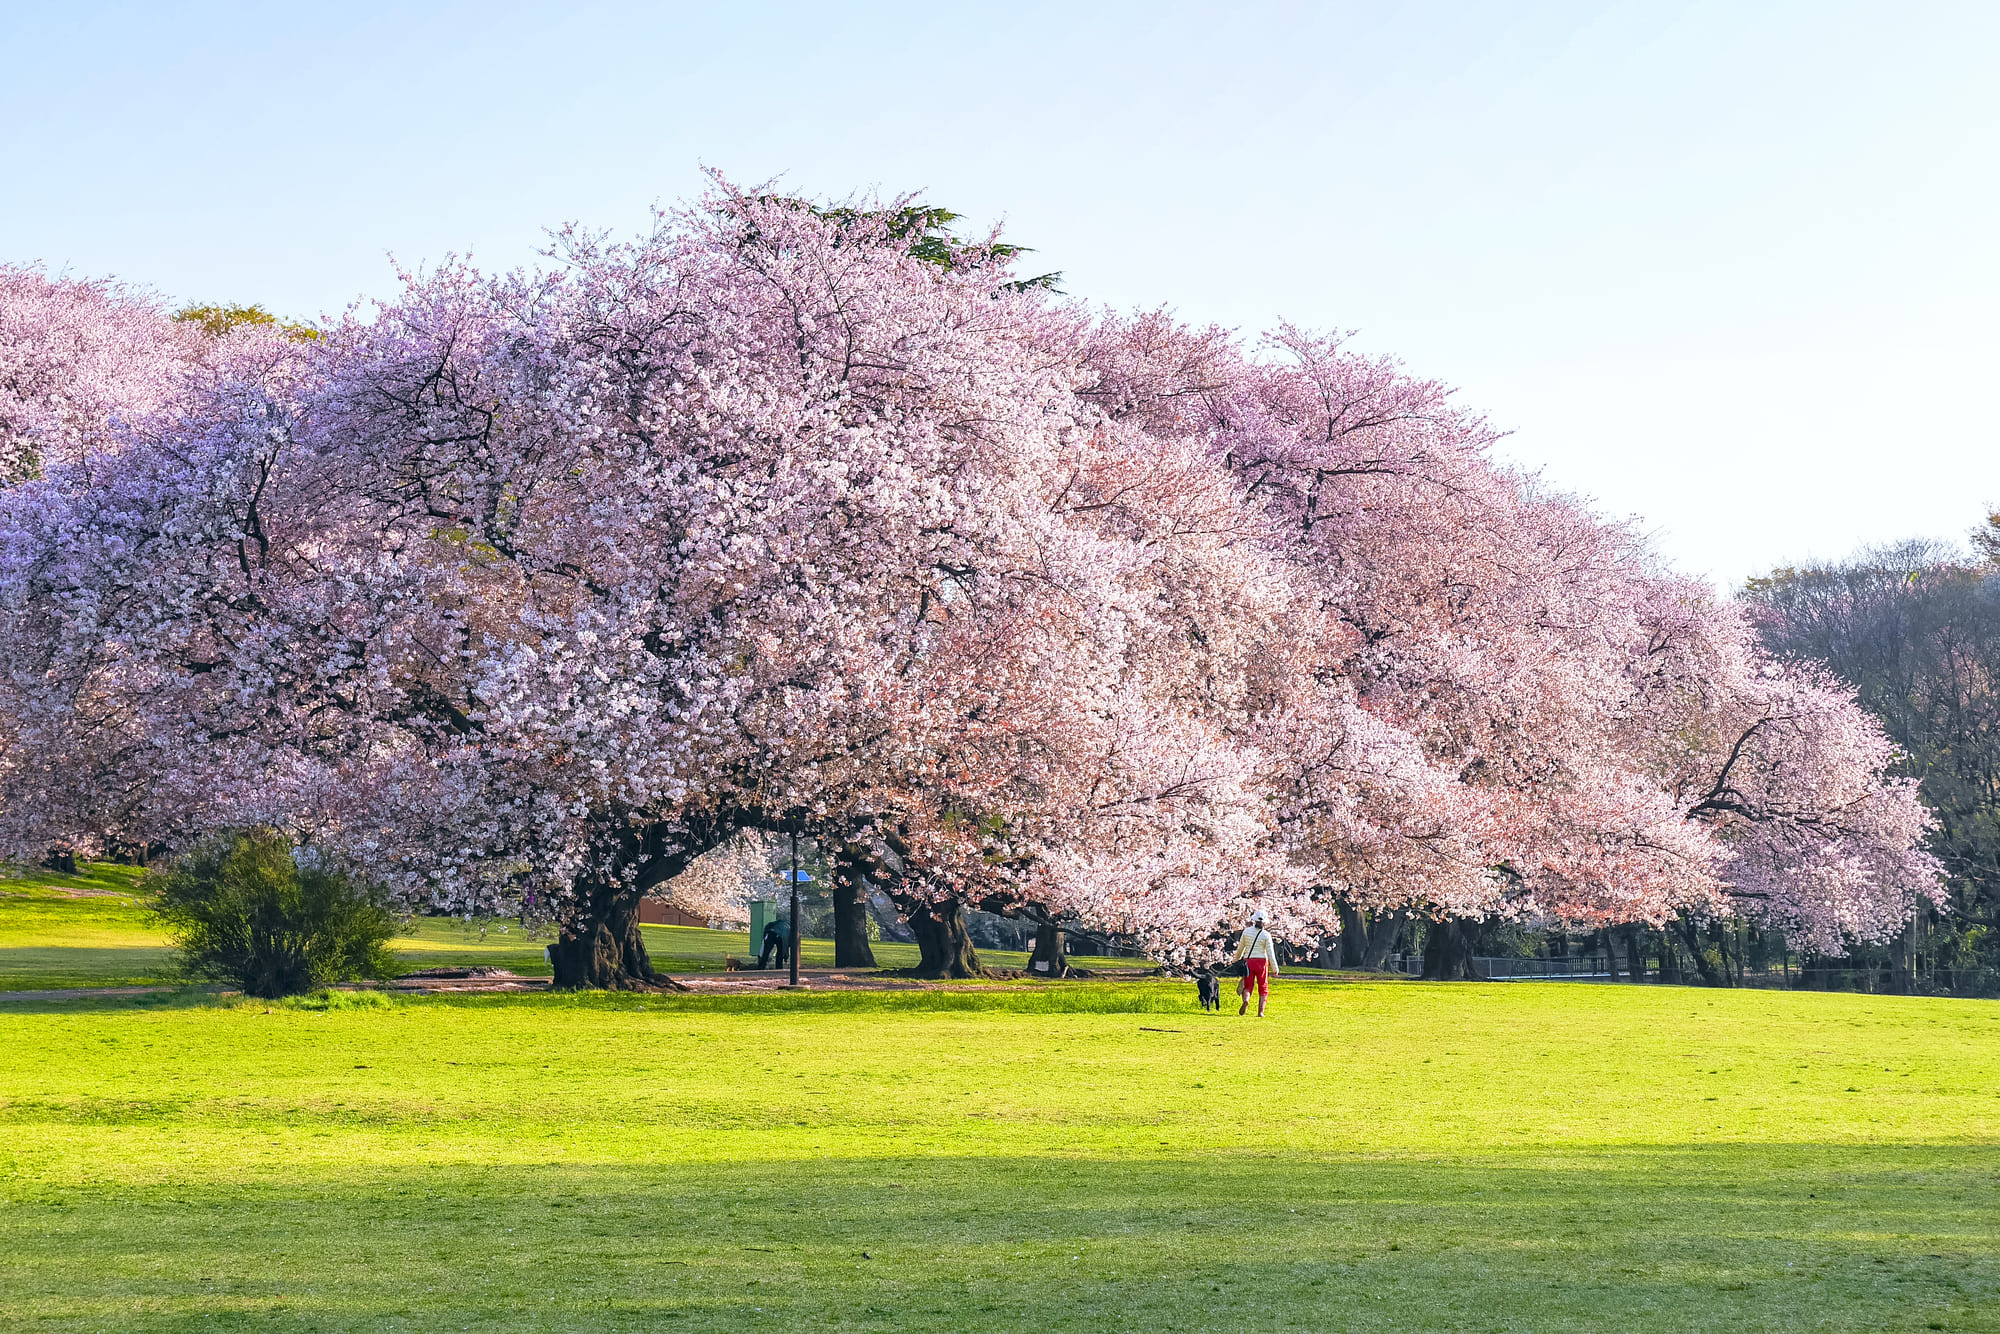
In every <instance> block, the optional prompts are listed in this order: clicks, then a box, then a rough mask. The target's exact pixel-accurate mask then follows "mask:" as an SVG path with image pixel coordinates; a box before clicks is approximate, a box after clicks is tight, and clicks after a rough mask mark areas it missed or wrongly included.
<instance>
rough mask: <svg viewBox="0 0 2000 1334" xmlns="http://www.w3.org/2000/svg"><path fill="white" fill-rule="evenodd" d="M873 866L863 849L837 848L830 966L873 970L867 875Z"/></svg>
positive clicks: (845, 846)
mask: <svg viewBox="0 0 2000 1334" xmlns="http://www.w3.org/2000/svg"><path fill="white" fill-rule="evenodd" d="M873 865H874V860H873V858H869V857H867V854H866V851H865V849H861V848H857V847H855V846H854V845H853V844H839V845H837V846H836V847H835V849H834V861H833V966H834V967H835V968H873V967H874V966H875V950H874V949H873V947H871V946H870V945H869V943H868V871H869V868H870V867H872V866H873Z"/></svg>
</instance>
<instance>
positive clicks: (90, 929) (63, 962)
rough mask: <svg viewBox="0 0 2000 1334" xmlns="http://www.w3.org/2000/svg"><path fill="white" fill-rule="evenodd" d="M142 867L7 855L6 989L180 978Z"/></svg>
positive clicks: (0, 874) (811, 963)
mask: <svg viewBox="0 0 2000 1334" xmlns="http://www.w3.org/2000/svg"><path fill="white" fill-rule="evenodd" d="M144 874H145V873H144V872H143V871H140V870H138V869H136V868H134V867H129V866H112V865H110V864H108V863H94V864H92V865H89V866H87V867H85V868H84V870H83V872H82V873H81V874H79V875H58V874H54V873H51V872H43V871H28V870H24V869H22V868H20V867H9V866H6V865H5V864H0V992H6V991H37V990H47V989H53V988H63V987H122V986H147V985H158V984H164V983H170V982H172V981H173V980H174V977H173V971H172V967H171V963H170V961H169V959H168V954H169V952H170V951H169V949H168V945H167V941H166V938H165V936H163V935H162V934H161V933H160V930H159V927H158V926H157V925H156V924H155V923H154V922H153V920H152V914H151V913H150V912H149V911H148V910H147V907H146V903H147V899H146V897H145V896H144V894H143V892H142V890H141V888H140V885H139V881H140V878H141V877H142V876H143V875H144ZM643 930H644V932H645V935H646V948H647V950H648V951H649V952H650V953H651V954H652V956H653V964H654V966H655V967H657V968H661V969H664V970H665V971H668V972H675V973H681V972H705V971H714V970H719V969H720V968H721V967H722V966H723V956H724V955H725V954H733V955H735V956H736V957H737V958H739V959H741V958H745V957H746V956H747V957H750V958H753V959H754V957H755V955H756V951H755V950H753V949H751V947H750V936H749V933H748V932H746V931H708V930H704V929H702V928H701V927H688V926H649V927H645V928H643ZM547 943H548V941H547V938H546V937H536V936H530V935H529V934H528V933H527V932H526V931H524V930H523V929H522V927H521V925H520V924H519V923H518V922H516V923H511V924H509V923H478V922H471V923H467V922H459V921H456V920H453V919H451V918H439V917H419V918H415V919H413V921H412V922H411V928H410V934H408V935H407V936H403V937H399V938H398V939H396V940H392V941H390V942H389V947H390V949H392V950H393V951H394V952H395V954H396V957H397V958H399V959H400V960H402V961H403V962H404V963H405V964H406V965H407V966H408V969H409V971H411V972H416V971H418V970H419V969H424V968H436V967H451V966H462V965H468V964H476V965H489V966H492V967H496V968H507V969H511V970H512V971H514V972H516V973H519V974H520V975H521V976H523V977H547V976H548V975H549V966H548V963H547V961H546V960H545V959H544V958H543V956H542V947H543V946H544V945H546V944H547ZM874 948H875V958H876V962H877V963H878V964H880V965H881V966H882V967H884V968H912V967H915V966H916V963H917V947H916V946H915V945H898V944H896V943H894V942H888V941H885V942H878V943H877V944H876V945H875V947H874ZM802 957H803V961H804V963H805V965H806V966H807V967H808V968H831V967H832V966H833V942H832V941H830V940H813V939H811V938H808V939H807V940H806V947H805V952H804V955H803V956H802ZM980 958H981V960H982V961H983V962H985V963H987V964H989V965H991V966H993V967H995V968H1025V967H1027V964H1028V956H1027V955H1026V954H1024V953H1021V952H1018V951H1013V950H991V951H984V952H982V953H981V955H980ZM1076 962H1077V963H1078V964H1080V965H1083V966H1085V967H1098V968H1102V967H1112V968H1131V967H1134V966H1141V967H1143V966H1144V964H1145V961H1144V960H1142V959H1095V958H1084V957H1081V956H1079V957H1078V958H1077V960H1076Z"/></svg>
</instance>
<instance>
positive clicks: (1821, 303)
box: [0, 0, 2000, 583]
mask: <svg viewBox="0 0 2000 1334" xmlns="http://www.w3.org/2000/svg"><path fill="white" fill-rule="evenodd" d="M0 51H4V53H5V56H6V65H7V69H8V77H7V79H6V81H5V82H4V83H0V123H4V125H5V126H6V132H5V133H4V135H0V168H4V170H0V192H4V196H0V198H3V199H4V202H0V258H4V259H7V260H13V261H28V260H39V261H42V262H45V263H47V264H48V265H49V266H50V267H52V268H67V269H69V270H71V271H72V272H77V273H88V274H104V273H111V274H117V275H119V276H121V277H125V278H128V279H132V280H136V281H140V282H143V283H147V284H149V285H151V286H154V287H156V288H158V289H160V290H161V291H162V292H164V293H166V294H167V295H169V296H170V297H173V298H175V299H182V298H193V299H204V300H229V301H258V302H262V303H264V304H265V305H267V306H270V307H272V308H273V309H276V310H279V311H282V312H286V313H289V314H294V315H312V314H317V313H320V312H323V311H330V310H337V309H339V308H340V307H342V306H345V305H346V304H347V303H348V302H349V301H351V300H353V299H354V298H356V297H358V296H363V295H369V294H384V293H387V292H388V291H389V290H390V288H391V278H390V271H389V264H388V260H387V258H386V256H387V255H388V254H390V253H392V252H393V254H394V255H395V256H396V258H397V259H398V260H400V261H402V262H404V263H407V264H415V263H421V262H423V261H427V260H435V259H436V258H438V257H440V256H441V255H443V254H445V253H447V252H449V251H461V252H463V251H471V252H472V253H473V254H474V256H475V258H477V259H478V260H479V261H480V262H481V263H483V264H486V265H488V266H492V267H505V266H509V265H513V264H516V263H520V262H523V261H526V260H528V259H530V258H531V257H532V254H533V252H534V250H535V248H536V247H537V246H538V245H540V244H541V229H542V228H543V227H546V226H550V225H554V224H556V223H559V222H562V221H565V220H569V219H576V220H580V221H583V222H586V223H590V224H593V225H601V226H612V227H617V228H621V229H631V228H636V227H638V226H639V225H640V224H641V223H642V222H643V221H644V218H645V211H646V209H647V207H648V205H650V204H651V203H653V202H655V201H662V202H669V203H671V202H672V201H674V200H676V199H678V198H681V197H684V196H686V195H688V194H690V193H692V192H694V191H696V190H698V189H699V188H700V184H701V180H700V174H699V167H700V164H702V163H708V164H710V165H713V166H716V167H719V168H721V169H723V170H724V171H726V172H728V173H729V174H731V175H732V176H734V177H737V178H738V179H741V180H761V179H763V178H766V177H769V176H772V175H774V174H778V173H783V174H784V176H785V179H786V181H787V183H788V184H789V186H790V187H791V188H794V189H797V190H800V191H804V192H812V193H818V194H830V195H846V194H849V193H851V192H853V191H855V190H857V189H865V188H869V187H880V188H881V189H882V190H884V191H889V192H896V191H901V190H906V189H913V188H920V189H923V190H924V191H926V192H927V193H928V195H929V196H930V197H931V198H933V199H935V200H936V201H938V202H940V203H945V204H948V205H950V206H951V207H954V208H957V209H959V210H960V211H962V212H965V213H967V214H969V215H971V216H972V217H974V218H976V219H980V220H982V221H983V220H990V219H994V218H1004V219H1005V220H1006V223H1007V228H1008V232H1009V234H1010V235H1011V237H1012V238H1013V239H1015V240H1018V241H1020V242H1022V243H1024V244H1028V245H1032V246H1035V247H1037V248H1038V249H1039V251H1040V254H1039V255H1038V256H1037V257H1036V258H1035V263H1037V264H1038V265H1045V266H1046V267H1049V268H1058V269H1061V270H1063V271H1064V272H1065V274H1066V275H1067V276H1066V284H1065V285H1066V287H1067V289H1068V290H1069V291H1070V292H1071V293H1073V294H1075V295H1077V296H1081V297H1087V298H1090V299H1092V300H1096V301H1102V302H1107V303H1110V304H1112V305H1115V306H1119V307H1132V306H1142V305H1144V306H1150V305H1154V304H1160V303H1166V304H1171V305H1173V306H1174V307H1176V308H1177V309H1179V310H1180V311H1181V312H1182V314H1183V315H1185V316H1187V317H1189V318H1192V319H1199V320H1210V319H1213V320H1218V321H1221V322H1223V323H1225V324H1228V325H1232V326H1235V327H1237V328H1240V329H1241V330H1243V331H1244V332H1245V333H1249V334H1254V333H1255V332H1257V331H1258V330H1260V329H1263V328H1265V327H1268V326H1269V325H1270V324H1271V323H1273V322H1274V321H1276V320H1277V319H1279V318H1289V319H1292V320H1294V321H1296V322H1298V323H1301V324H1307V325H1313V326H1318V327H1322V328H1327V327H1332V328H1342V329H1355V330H1358V331H1359V332H1358V336H1357V341H1358V344H1359V345H1360V346H1361V347H1363V348H1366V349H1368V350H1371V351H1383V352H1391V353H1394V354H1396V355H1398V356H1400V357H1402V358H1403V359H1404V360H1405V361H1406V362H1407V363H1408V365H1409V366H1410V367H1411V368H1412V369H1414V370H1416V371H1419V372H1422V373H1424V374H1427V375H1434V376H1437V377H1439V378H1442V379H1445V380H1448V381H1450V382H1452V383H1455V384H1457V385H1459V386H1460V387H1461V391H1462V396H1463V398H1464V400H1465V401H1466V402H1468V403H1470V404H1473V405H1476V406H1478V407H1480V408H1482V409H1484V410H1486V411H1487V412H1488V413H1489V414H1490V415H1491V416H1492V417H1493V418H1494V419H1495V420H1496V421H1498V422H1500V423H1502V424H1504V425H1506V426H1507V427H1509V428H1511V429H1513V430H1514V432H1515V435H1514V436H1513V438H1512V439H1511V440H1510V441H1509V443H1508V446H1507V449H1508V453H1509V454H1510V456H1511V457H1513V458H1514V459H1516V460H1517V461H1519V462H1521V463H1522V464H1525V465H1527V466H1530V467H1534V468H1539V469H1541V470H1542V472H1543V474H1544V476H1545V478H1546V479H1547V481H1548V482H1549V483H1550V484H1552V485H1554V486H1557V487H1560V488H1563V489H1566V490H1572V491H1577V492H1582V493H1584V494H1587V495H1590V496H1592V497H1594V498H1595V499H1596V500H1597V502H1598V503H1599V505H1600V506H1601V507H1602V508H1603V509H1604V510H1606V511H1607V512H1609V513H1612V514H1618V515H1623V514H1638V515H1642V516H1643V517H1644V519H1645V521H1646V524H1647V526H1648V528H1649V529H1651V530H1652V531H1654V532H1655V533H1656V534H1657V535H1658V540H1659V545H1660V547H1661V549H1662V551H1663V552H1664V553H1665V554H1666V555H1668V556H1669V557H1670V558H1671V559H1672V560H1673V561H1674V562H1675V563H1676V564H1677V565H1679V566H1680V567H1682V568H1684V569H1687V570H1690V571H1692V572H1696V573H1701V574H1706V575H1709V576H1711V577H1714V578H1716V579H1718V580H1721V581H1724V582H1726V583H1734V582H1736V581H1738V580H1740V579H1741V578H1742V577H1743V576H1744V575H1745V574H1748V573H1751V572H1753V571H1755V570H1758V569H1761V568H1764V567H1767V566H1769V565H1771V564H1773V563H1775V562H1779V561H1784V560H1790V559H1796V558H1800V557H1805V556H1812V555H1819V556H1831V555H1838V554H1843V553H1845V552H1846V551H1847V550H1849V549H1850V548H1851V547H1853V546H1854V545H1855V544H1856V543H1858V542H1862V541H1877V540H1885V539H1890V538H1895V537H1899V536H1904V535H1914V534H1931V535H1942V536H1958V535H1960V534H1961V533H1962V532H1963V530H1964V529H1966V528H1967V527H1969V526H1970V525H1971V524H1973V523H1974V522H1975V521H1976V520H1977V519H1978V518H1979V516H1980V514H1981V502H1982V501H1984V500H1989V499H1990V500H1993V501H1995V502H2000V448H1996V447H2000V426H1996V424H1995V420H1996V419H1995V415H1994V407H1993V399H1994V392H1993V391H1994V388H1995V376H1996V369H2000V332H1996V311H2000V258H1996V249H2000V247H1996V238H2000V148H1996V145H2000V75H1996V71H1997V70H2000V4H1994V3H1990V2H1989V3H1981V4H1972V3H1966V4H1924V3H1899V4H1891V3H1882V4H1873V5H1862V4H1841V3H1831V2H1822V3H1811V4H1807V3H1798V4H1786V3H1770V4H1760V3H1754V2H1751V0H1739V2H1738V3H1732V4H1677V3H1654V4H1643V5H1640V4H1602V3H1582V2H1577V3H1521V4H1512V5H1509V4H1496V3H1435V4H1410V5H1391V4H1326V5H1282V4H1266V5H1258V4H1243V3H1239V4H1232V5H1195V4H1161V3H1153V4H1101V5H1093V4H1087V3H1070V4H1038V3H1016V4H1010V5H1007V6H1004V7H995V8H991V9H985V10H982V9H979V8H977V7H973V6H952V5H939V4H924V5H888V4H859V3H857V4H850V5H845V6H810V5H778V4H769V5H756V4H738V5H704V6H699V7H683V6H675V5H638V4H608V3H577V4H568V5H562V6H553V5H532V4H517V5H508V4H498V3H481V4H463V5H459V4H430V5H423V4H413V5H404V6H386V5H377V4H368V3H353V2H351V0H350V2H347V3H340V4H331V5H320V6H312V7H306V6H295V7H278V6H270V7H264V6H248V5H245V6H229V5H172V4H148V5H124V6H119V5H99V4H85V3H71V4H65V5H56V4H35V5H24V4H20V3H18V0H0Z"/></svg>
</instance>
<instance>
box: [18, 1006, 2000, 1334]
mask: <svg viewBox="0 0 2000 1334" xmlns="http://www.w3.org/2000/svg"><path fill="white" fill-rule="evenodd" d="M0 1034H4V1037H5V1041H4V1042H0V1123H4V1126H5V1131H4V1134H0V1198H4V1200H5V1204H4V1206H0V1325H4V1326H5V1327H6V1328H8V1329H10V1330H23V1331H55V1330H65V1331H67V1330H94V1329H118V1330H146V1331H153V1330H158V1331H182V1330H197V1329H200V1330H215V1329H224V1330H226V1329H244V1330H249V1329H256V1330H281V1331H291V1330H300V1331H304V1330H343V1331H344V1330H380V1329H412V1330H432V1329H443V1328H454V1327H460V1328H472V1329H480V1330H510V1331H511V1330H522V1331H527V1330H534V1331H542V1330H549V1331H554V1330H591V1331H595V1330H655V1329H661V1328H671V1329H714V1330H725V1329H727V1330H745V1329H747V1330H773V1331H775V1330H783V1329H796V1328H810V1329H828V1330H878V1329H910V1330H940V1331H942V1330H1015V1329H1028V1328H1036V1329H1041V1328H1053V1329H1071V1328H1073V1329H1079V1330H1082V1329H1107V1328H1108V1329H1120V1330H1155V1329H1157V1330H1170V1329H1171V1330H1181V1329H1191V1328H1207V1327H1219V1326H1229V1327H1234V1328H1244V1329H1308V1330H1324V1329H1351V1330H1403V1329H1440V1330H1537V1331H1546V1330H1577V1331H1582V1330H1600V1329H1604V1328H1607V1327H1610V1326H1613V1325H1627V1324H1632V1325H1637V1326H1639V1327H1641V1328H1659V1329H1673V1330H1716V1331H1722V1330H1728V1331H1742V1330H1786V1331H1791V1330H1903V1329H1909V1330H1928V1329H1952V1330H2000V1236H1996V1230H1997V1229H2000V1006H1995V1005H1993V1004H1991V1003H1987V1002H1979V1001H1960V1000H1931V999H1915V998H1901V997H1885V996H1857V995H1845V994H1826V993H1810V992H1805V993H1773V992H1729V991H1704V990H1699V989H1689V988H1671V987H1647V988H1639V987H1579V986H1565V985H1562V984H1549V985H1540V984H1509V985H1501V986H1496V985H1479V984H1463V985H1459V984H1454V985H1439V984H1415V983H1387V982H1384V983H1358V984H1340V983H1335V984H1317V985H1312V986H1298V987H1285V986H1283V985H1282V984H1281V985H1280V988H1279V990H1278V992H1277V994H1276V997H1275V1004H1274V1007H1273V1013H1272V1016H1271V1018H1269V1019H1268V1020H1265V1021H1262V1022H1259V1021H1257V1020H1255V1019H1246V1020H1239V1019H1237V1018H1236V1017H1235V1016H1234V1015H1233V1014H1226V1015H1222V1016H1217V1015H1205V1014H1202V1013H1200V1012H1199V1011H1197V1010H1195V1008H1194V1005H1193V995H1192V988H1189V987H1186V986H1185V985H1182V984H1177V983H1166V982H1149V983H1129V984H1112V983H1080V984H1062V985H1057V986H1050V987H1039V988H1033V989H1026V990H1024V989H1020V988H976V987H975V988H970V989H962V990H948V991H928V992H918V993H893V994H885V993H873V994H852V993H849V994H839V995H835V994H813V995H805V996H775V995H774V996H757V997H726V998H725V997H639V996H609V995H568V996H560V995H533V996H514V997H509V996H479V997H428V998H408V999H406V998H398V999H389V998H385V997H379V996H375V995H366V996H362V997H351V996H347V995H344V994H341V995H336V997H335V998H334V999H332V1000H331V1001H315V1000H310V999H308V1000H305V1001H297V1002H284V1003H275V1004H266V1003H262V1002H254V1001H246V1000H242V999H230V1000H222V999H217V998H212V997H194V996H188V995H177V996H161V997H144V998H139V999H137V1000H133V1001H107V1000H93V1001H86V1002H77V1001H63V1002H36V1001H27V1000H16V1001H5V1000H0Z"/></svg>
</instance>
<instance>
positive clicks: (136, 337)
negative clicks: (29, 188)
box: [0, 265, 204, 485]
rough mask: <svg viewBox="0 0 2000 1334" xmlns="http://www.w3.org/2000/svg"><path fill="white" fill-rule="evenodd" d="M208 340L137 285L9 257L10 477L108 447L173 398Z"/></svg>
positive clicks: (0, 407)
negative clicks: (127, 425) (118, 430)
mask: <svg viewBox="0 0 2000 1334" xmlns="http://www.w3.org/2000/svg"><path fill="white" fill-rule="evenodd" d="M203 341H204V340H203V339H202V337H201V334H200V332H199V331H198V330H197V329H196V328H194V327H193V326H190V325H187V324H179V323H176V322H174V321H173V320H172V319H170V318H169V317H168V316H167V313H166V311H165V310H164V308H162V307H161V306H160V304H159V303H158V302H157V301H155V300H153V299H152V298H151V297H149V296H148V295H146V294H145V293H143V292H140V291H138V290H136V289H134V288H131V287H127V286H124V285H122V284H119V283H114V282H108V281H88V280H80V279H73V278H50V277H48V276H47V275H46V274H44V273H42V272H40V271H39V270H36V269H32V268H22V267H19V266H12V265H0V485H6V484H8V483H11V482H18V481H20V480H22V479H23V478H28V477H33V476H36V475H38V474H39V473H40V472H41V470H42V467H43V465H44V461H45V460H49V461H61V462H64V463H76V462H77V461H79V460H81V459H82V458H84V457H85V456H86V455H88V454H90V453H92V452H93V451H98V450H102V449H103V448H104V447H105V446H106V444H107V443H108V441H109V440H110V437H111V429H112V426H113V423H114V420H115V419H116V418H118V417H119V416H121V415H123V416H127V417H137V416H143V415H144V414H145V413H147V412H149V411H151V410H152V409H154V408H156V407H157V406H159V405H160V404H161V403H163V402H164V401H165V400H166V399H167V397H168V396H169V394H170V393H171V392H172V389H173V383H174V377H175V372H176V370H177V369H178V368H179V367H180V366H181V365H183V364H184V363H185V362H187V361H189V360H190V359H192V358H194V357H196V356H198V355H199V353H200V350H201V347H202V344H203Z"/></svg>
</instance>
